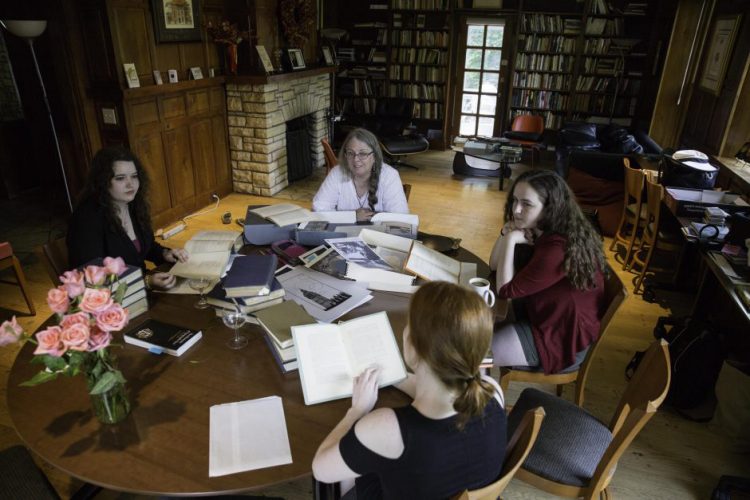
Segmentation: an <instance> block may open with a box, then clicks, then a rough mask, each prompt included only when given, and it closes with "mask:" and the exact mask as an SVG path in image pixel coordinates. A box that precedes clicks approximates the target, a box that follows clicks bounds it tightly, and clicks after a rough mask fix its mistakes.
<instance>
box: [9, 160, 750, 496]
mask: <svg viewBox="0 0 750 500" xmlns="http://www.w3.org/2000/svg"><path fill="white" fill-rule="evenodd" d="M409 160H410V162H412V163H414V164H415V165H418V166H419V167H420V170H418V171H414V170H411V169H404V170H402V171H401V176H402V180H403V182H405V183H409V184H411V185H412V190H411V197H410V200H409V205H410V208H411V210H412V212H414V213H417V214H419V216H420V228H421V229H422V230H423V231H426V232H429V233H436V234H445V235H451V236H455V237H458V238H461V239H462V245H463V246H464V247H465V248H467V249H469V250H470V251H472V252H474V253H476V254H477V255H479V256H481V257H483V258H485V259H486V258H487V257H488V256H489V253H490V250H491V247H492V244H493V243H494V241H495V238H496V237H497V233H498V231H499V227H500V220H501V216H502V211H503V204H504V202H505V193H504V192H500V191H498V180H497V179H481V178H454V177H453V176H452V171H451V168H450V167H451V161H452V153H451V152H427V153H425V154H422V155H416V156H413V157H410V158H409ZM519 168H523V167H522V166H520V167H519ZM322 170H323V169H319V170H318V171H316V172H315V174H314V175H313V178H311V179H308V180H305V181H300V182H298V183H295V184H294V185H293V186H292V187H290V188H288V189H286V190H285V191H282V192H281V193H280V194H279V195H278V196H277V197H276V198H273V199H270V200H269V199H266V198H260V197H253V196H246V195H239V194H233V195H230V196H228V197H227V198H226V199H224V200H222V201H221V204H220V206H219V208H218V209H216V210H213V211H210V212H207V213H205V214H202V215H198V216H196V217H193V218H190V219H189V221H188V227H187V230H185V231H183V232H182V233H180V234H178V235H177V236H175V237H174V238H172V239H170V240H167V242H166V244H167V245H169V246H179V245H181V244H183V243H184V242H185V241H187V240H188V239H189V238H190V236H191V235H192V234H194V233H195V232H197V231H199V230H202V229H206V228H212V229H229V228H231V229H236V228H237V226H235V225H234V224H232V225H231V226H223V225H222V224H221V223H220V217H221V215H222V214H223V213H224V212H226V211H231V213H232V217H233V218H237V217H244V213H245V208H246V206H247V205H248V204H259V203H276V202H281V201H285V200H294V201H295V202H296V203H299V204H300V205H306V206H309V204H310V201H311V199H312V195H313V194H314V193H315V191H316V189H317V186H318V185H319V183H320V180H321V178H322V176H323V171H322ZM207 208H210V207H207ZM42 242H43V241H41V242H40V243H42ZM608 245H609V242H608V241H606V242H605V247H608ZM608 256H609V258H610V261H611V262H612V264H613V267H614V268H615V269H617V270H618V273H620V275H621V277H622V278H623V281H624V282H626V284H627V285H628V287H629V290H630V291H631V292H632V278H633V276H634V275H632V274H630V273H626V272H621V271H619V269H620V266H619V265H617V264H616V262H615V260H614V259H615V256H614V255H612V254H611V252H608ZM24 271H25V273H26V277H27V280H28V281H29V283H30V286H31V288H32V294H33V297H34V300H35V302H36V306H37V315H36V316H34V317H28V316H21V315H23V314H25V313H26V311H27V309H26V305H25V303H24V301H23V297H22V296H21V293H20V290H19V289H18V288H17V287H15V286H10V285H6V284H2V283H0V320H3V319H7V318H9V317H10V315H11V314H17V315H19V320H20V322H21V323H22V324H23V325H24V327H25V328H27V329H28V330H29V331H33V330H34V329H36V328H37V327H38V326H39V325H40V324H41V323H42V321H44V320H45V319H46V318H47V317H49V315H50V311H49V308H48V307H47V306H46V304H45V300H44V299H45V296H46V292H47V290H48V288H49V287H50V286H51V282H50V280H49V277H48V276H47V274H46V272H45V270H44V266H43V264H42V263H41V262H40V261H39V260H38V259H37V260H34V259H33V258H31V257H30V258H29V259H27V262H26V265H25V267H24ZM2 277H7V276H6V275H3V276H2ZM660 297H662V296H661V295H660ZM688 305H689V302H688V297H685V296H679V295H675V294H673V295H669V296H666V297H665V300H663V301H661V303H659V304H649V303H646V302H644V301H643V300H642V299H641V297H640V296H634V295H632V293H631V294H630V295H629V296H628V297H627V299H626V302H625V304H624V306H623V307H622V308H621V309H620V311H619V312H618V314H617V315H616V316H615V318H614V320H613V321H612V324H611V331H610V332H609V333H608V337H607V339H606V340H605V342H604V344H603V348H602V349H601V356H600V357H599V359H596V360H595V366H594V370H593V373H592V376H591V378H590V379H589V383H588V385H587V388H586V391H587V394H586V402H587V403H586V408H587V409H588V410H589V411H591V412H592V413H593V414H594V415H595V416H597V417H598V418H600V419H601V420H603V421H605V422H607V421H608V419H609V417H610V416H611V414H612V412H613V411H614V407H615V404H616V402H617V400H618V398H619V395H620V394H621V393H622V391H623V389H624V387H625V379H624V376H623V371H624V368H625V365H626V364H627V362H628V360H629V359H630V357H631V356H632V354H633V352H634V351H635V350H636V349H644V348H645V346H647V345H648V343H649V342H650V341H651V340H652V338H653V337H652V333H651V332H652V329H653V326H654V324H655V323H656V318H657V317H658V316H662V315H668V314H670V313H671V312H672V311H674V312H675V313H676V314H684V313H685V312H686V311H687V308H688ZM16 352H17V348H15V347H12V346H9V347H3V348H0V392H2V403H0V448H5V447H7V446H9V445H11V444H15V443H20V439H19V438H18V436H17V435H16V434H15V431H14V430H13V426H12V423H11V421H10V418H9V415H8V411H7V406H6V404H5V393H6V384H7V376H8V371H9V370H10V367H11V366H12V363H13V360H14V358H15V354H16ZM53 383H54V382H53ZM522 387H523V384H513V385H511V387H510V389H509V394H508V397H507V399H508V402H509V403H510V404H512V403H513V401H515V399H516V398H517V395H518V393H519V391H520V389H522ZM545 389H547V390H552V388H551V387H545ZM28 397H34V389H33V388H31V389H29V392H28ZM564 397H566V398H568V399H570V398H571V397H572V389H571V388H566V390H565V393H564ZM45 472H46V473H47V474H48V476H49V477H50V479H51V480H52V482H53V484H54V486H55V487H56V488H57V490H58V492H59V493H60V495H61V496H62V497H63V498H67V497H69V496H70V495H71V494H72V493H73V492H75V491H76V489H77V488H78V487H79V486H80V483H79V482H77V481H75V480H72V479H71V478H69V477H68V476H66V475H65V474H63V473H62V472H60V471H57V470H53V469H52V468H51V467H48V466H45ZM725 474H729V475H738V476H745V477H750V460H748V457H747V455H741V454H739V453H736V452H735V451H733V449H732V443H731V441H730V439H728V438H727V437H725V436H723V435H722V434H721V432H720V430H719V429H715V428H713V427H712V426H711V425H710V424H701V423H695V422H690V421H688V420H685V419H683V418H682V417H680V416H678V415H676V414H674V413H671V412H670V411H669V410H666V409H663V410H661V411H660V412H659V413H658V414H657V415H656V417H654V418H653V419H652V420H651V421H650V422H649V424H648V425H647V426H646V428H645V429H644V430H643V431H642V432H641V434H640V435H639V436H638V438H637V439H636V440H635V442H634V443H633V444H632V445H631V446H630V448H629V449H628V450H627V452H626V453H625V455H624V456H623V458H622V460H621V461H620V463H619V465H618V467H617V470H616V472H615V476H614V479H613V481H612V484H611V487H610V489H611V492H612V493H613V495H614V496H615V497H617V498H628V499H630V498H632V499H645V498H655V499H656V498H658V499H687V498H696V499H697V498H709V497H710V493H711V491H712V489H713V488H714V486H715V485H716V483H717V482H718V479H719V477H720V476H722V475H725ZM255 494H257V495H268V496H277V497H279V496H280V497H284V498H289V499H297V498H310V497H311V488H310V480H309V479H305V480H300V481H296V482H291V483H287V484H283V485H278V486H276V487H273V488H268V489H266V490H263V491H259V492H255ZM504 497H505V498H510V499H513V498H521V499H526V498H550V496H549V495H546V494H543V493H541V492H539V491H538V490H535V489H533V488H530V487H527V486H525V485H524V484H523V483H521V482H519V481H518V480H514V481H513V482H512V483H511V485H510V487H509V489H508V490H506V492H505V494H504ZM97 498H105V499H107V498H119V499H126V498H128V499H129V498H146V497H139V496H134V495H130V494H122V493H117V492H109V491H104V492H102V493H101V494H100V495H99V496H98V497H97Z"/></svg>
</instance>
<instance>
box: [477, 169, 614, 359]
mask: <svg viewBox="0 0 750 500" xmlns="http://www.w3.org/2000/svg"><path fill="white" fill-rule="evenodd" d="M504 222H505V224H504V226H503V228H502V230H501V231H500V236H499V237H498V239H497V242H496V243H495V246H494V248H493V249H492V254H491V256H490V268H491V269H493V270H496V271H497V295H498V298H504V299H513V313H514V317H513V318H511V319H510V320H508V321H506V322H505V323H503V324H501V325H499V326H498V327H496V329H495V334H494V336H493V341H492V353H493V356H494V358H495V364H496V365H498V366H541V367H542V368H543V369H544V372H545V373H556V372H559V371H561V370H563V369H565V368H566V367H568V366H571V365H573V364H575V363H576V362H579V361H580V360H582V359H583V356H584V355H585V352H586V349H587V348H588V346H589V345H591V343H592V342H594V341H595V340H596V339H597V337H598V335H599V324H600V320H601V304H602V299H603V294H604V280H603V274H602V273H603V271H604V270H605V269H606V258H605V256H604V251H603V250H602V239H601V236H599V234H598V233H597V232H596V231H595V230H594V228H593V226H592V225H591V223H590V222H589V221H588V220H587V219H586V217H585V216H584V215H583V213H582V212H581V209H580V208H579V207H578V204H577V203H576V201H575V198H574V197H573V194H572V193H571V191H570V189H569V188H568V186H567V184H566V183H565V181H564V180H563V179H562V178H561V177H559V176H558V175H557V174H555V173H554V172H551V171H545V170H530V171H527V172H524V173H523V174H521V175H520V176H518V178H517V179H516V181H515V182H514V183H513V186H512V187H511V189H510V191H509V193H508V200H507V202H506V205H505V216H504ZM518 244H530V245H533V255H532V257H531V259H530V260H529V262H528V263H527V264H526V265H525V266H524V267H522V268H521V269H520V270H518V271H516V270H515V269H514V264H513V263H514V257H515V253H516V245H518Z"/></svg>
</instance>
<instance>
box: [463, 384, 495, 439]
mask: <svg viewBox="0 0 750 500" xmlns="http://www.w3.org/2000/svg"><path fill="white" fill-rule="evenodd" d="M464 383H465V384H466V386H465V388H464V390H463V392H461V394H459V396H458V397H457V398H456V400H455V401H454V402H453V409H454V410H456V412H457V413H458V419H457V421H456V426H457V427H458V429H459V430H462V429H463V428H464V426H465V425H466V422H468V421H469V420H470V419H471V418H472V417H478V416H481V415H482V414H483V412H484V407H485V406H486V405H487V403H489V401H490V399H492V396H493V395H494V393H495V388H494V387H493V385H492V384H490V383H489V382H487V381H486V380H484V379H483V378H482V377H481V375H480V374H479V372H477V374H476V375H474V376H473V377H471V378H469V379H467V380H466V381H465V382H464Z"/></svg>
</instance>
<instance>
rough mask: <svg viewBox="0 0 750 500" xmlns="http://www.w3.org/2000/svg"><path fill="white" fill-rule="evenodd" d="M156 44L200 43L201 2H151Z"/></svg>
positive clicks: (195, 0) (158, 0) (161, 0)
mask: <svg viewBox="0 0 750 500" xmlns="http://www.w3.org/2000/svg"><path fill="white" fill-rule="evenodd" d="M151 12H152V14H153V15H154V37H155V38H156V43H165V42H200V41H201V19H200V12H201V11H200V0H180V1H179V2H176V1H174V0H151Z"/></svg>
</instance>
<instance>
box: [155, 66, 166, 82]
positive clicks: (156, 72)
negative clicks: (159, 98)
mask: <svg viewBox="0 0 750 500" xmlns="http://www.w3.org/2000/svg"><path fill="white" fill-rule="evenodd" d="M154 83H155V84H157V85H162V84H163V83H164V82H163V81H162V79H161V71H159V70H158V69H155V70H154Z"/></svg>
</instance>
